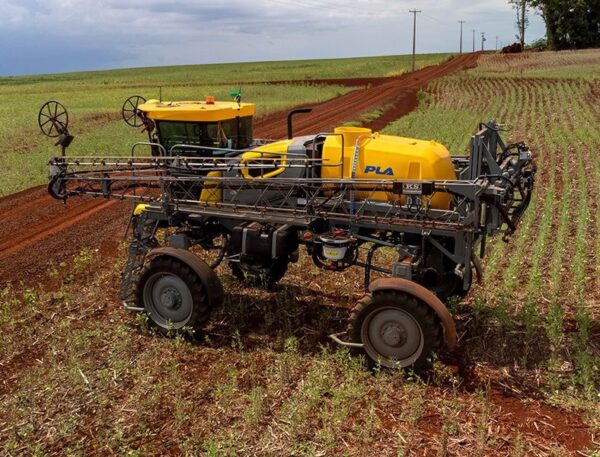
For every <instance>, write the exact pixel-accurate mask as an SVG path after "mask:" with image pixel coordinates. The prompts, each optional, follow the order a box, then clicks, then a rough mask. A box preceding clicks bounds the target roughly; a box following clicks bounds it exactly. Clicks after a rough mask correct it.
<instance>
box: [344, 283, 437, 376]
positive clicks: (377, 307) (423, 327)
mask: <svg viewBox="0 0 600 457" xmlns="http://www.w3.org/2000/svg"><path fill="white" fill-rule="evenodd" d="M348 333H349V335H351V337H352V341H353V342H354V343H361V344H363V349H364V352H365V353H366V354H367V356H368V362H369V364H370V365H371V366H372V367H374V366H382V367H385V368H412V369H414V370H415V371H422V370H425V369H427V368H428V367H429V366H430V362H431V358H432V355H433V354H434V353H435V352H436V351H437V350H438V349H439V348H440V347H441V345H442V340H443V328H442V325H441V323H440V320H439V318H438V316H437V315H436V313H435V312H434V311H433V310H432V309H431V308H430V307H429V306H428V305H427V304H425V303H423V302H421V301H420V300H418V299H417V298H415V297H414V296H412V295H410V294H408V293H405V292H401V291H396V290H385V291H377V292H375V293H373V294H369V295H366V296H365V297H363V298H362V299H361V300H360V301H359V302H358V304H357V305H356V307H355V308H354V310H353V311H352V315H351V319H350V328H349V332H348Z"/></svg>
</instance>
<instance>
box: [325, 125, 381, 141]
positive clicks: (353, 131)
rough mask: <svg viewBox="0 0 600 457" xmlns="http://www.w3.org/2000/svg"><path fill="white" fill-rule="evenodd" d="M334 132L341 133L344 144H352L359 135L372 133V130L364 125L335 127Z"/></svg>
mask: <svg viewBox="0 0 600 457" xmlns="http://www.w3.org/2000/svg"><path fill="white" fill-rule="evenodd" d="M334 133H337V134H341V135H343V137H344V145H345V146H351V145H352V146H353V145H354V144H355V143H356V140H358V138H359V137H361V136H365V135H372V134H373V130H371V129H367V128H364V127H336V128H335V130H334Z"/></svg>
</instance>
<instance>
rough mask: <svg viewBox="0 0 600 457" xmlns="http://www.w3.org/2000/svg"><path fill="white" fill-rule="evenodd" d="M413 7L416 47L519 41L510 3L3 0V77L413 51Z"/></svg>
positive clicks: (540, 26)
mask: <svg viewBox="0 0 600 457" xmlns="http://www.w3.org/2000/svg"><path fill="white" fill-rule="evenodd" d="M415 8H416V9H418V10H422V13H419V14H418V15H417V43H416V47H417V53H433V52H456V51H458V49H459V43H460V39H459V36H460V25H459V23H458V21H459V20H464V21H466V23H465V24H464V38H463V39H464V45H463V46H464V49H465V50H471V49H472V37H473V34H472V32H471V30H472V29H475V30H477V32H476V41H477V43H476V46H477V48H478V49H479V48H480V47H481V34H480V33H481V32H486V37H487V39H488V41H487V42H486V48H487V49H494V48H495V45H496V36H498V37H499V38H498V41H499V43H503V44H505V45H506V44H509V43H512V42H514V41H515V40H516V39H515V34H516V26H515V18H516V14H515V12H514V10H513V9H512V8H511V6H510V5H509V4H508V1H507V0H479V1H478V2H473V1H472V0H440V1H433V0H431V1H430V0H425V1H417V0H408V1H405V0H210V1H209V0H172V1H159V0H0V17H1V18H2V23H1V25H0V43H1V44H0V75H1V76H11V75H25V74H38V73H57V72H68V71H81V70H101V69H110V68H129V67H146V66H159V65H184V64H202V63H222V62H245V61H263V60H292V59H313V58H335V57H355V56H377V55H396V54H408V53H410V52H412V33H413V15H412V14H410V13H409V9H415ZM544 33H545V29H544V23H543V21H542V19H541V18H540V17H539V16H538V15H537V14H534V13H531V14H530V25H529V28H528V32H527V34H526V39H527V41H533V40H535V39H537V38H541V37H543V36H544Z"/></svg>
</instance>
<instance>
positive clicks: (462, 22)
mask: <svg viewBox="0 0 600 457" xmlns="http://www.w3.org/2000/svg"><path fill="white" fill-rule="evenodd" d="M458 22H460V53H461V54H462V41H463V40H462V26H463V24H464V23H465V21H458Z"/></svg>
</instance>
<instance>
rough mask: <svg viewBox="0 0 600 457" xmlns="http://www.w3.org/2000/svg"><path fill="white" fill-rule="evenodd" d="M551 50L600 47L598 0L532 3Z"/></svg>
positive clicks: (599, 5)
mask: <svg viewBox="0 0 600 457" xmlns="http://www.w3.org/2000/svg"><path fill="white" fill-rule="evenodd" d="M531 6H533V7H535V8H537V9H538V10H539V11H540V14H541V15H542V18H543V19H544V22H545V23H546V36H547V38H548V45H549V46H550V47H551V48H553V49H578V48H589V47H597V46H600V0H532V1H531Z"/></svg>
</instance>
